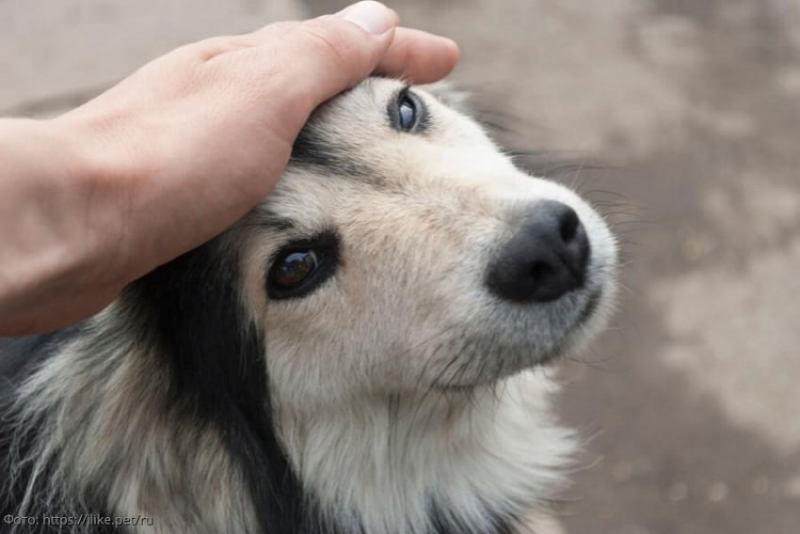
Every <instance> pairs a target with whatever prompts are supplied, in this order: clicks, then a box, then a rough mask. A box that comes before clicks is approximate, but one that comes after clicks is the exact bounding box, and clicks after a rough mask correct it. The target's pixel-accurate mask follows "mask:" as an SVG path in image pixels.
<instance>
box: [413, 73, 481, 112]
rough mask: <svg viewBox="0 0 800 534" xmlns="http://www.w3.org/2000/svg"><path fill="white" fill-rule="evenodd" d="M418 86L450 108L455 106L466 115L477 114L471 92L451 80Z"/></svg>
mask: <svg viewBox="0 0 800 534" xmlns="http://www.w3.org/2000/svg"><path fill="white" fill-rule="evenodd" d="M417 87H419V88H420V89H421V90H423V91H425V92H426V93H428V94H430V95H432V96H433V97H435V98H436V99H437V100H439V101H440V102H441V103H442V104H444V105H446V106H447V107H449V108H453V109H454V110H456V111H458V112H460V113H463V114H465V115H470V116H474V115H475V112H476V110H475V108H474V106H473V103H472V99H471V98H470V94H469V93H468V92H467V91H465V90H463V89H461V88H459V87H458V86H456V85H455V84H454V83H453V82H451V81H449V80H442V81H438V82H434V83H428V84H424V85H418V86H417Z"/></svg>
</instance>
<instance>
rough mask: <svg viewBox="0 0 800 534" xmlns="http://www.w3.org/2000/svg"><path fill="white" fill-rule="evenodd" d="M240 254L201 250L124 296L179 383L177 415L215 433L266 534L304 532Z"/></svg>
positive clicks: (300, 503) (299, 497)
mask: <svg viewBox="0 0 800 534" xmlns="http://www.w3.org/2000/svg"><path fill="white" fill-rule="evenodd" d="M239 281H240V271H239V268H238V257H237V255H236V254H235V253H231V252H229V250H227V249H226V251H225V252H224V253H223V252H222V249H220V248H217V247H215V246H214V245H213V243H212V244H206V245H203V246H201V247H199V248H197V249H195V250H192V251H190V252H188V253H187V254H184V255H183V256H181V257H179V258H177V259H175V260H173V261H171V262H169V263H167V264H165V265H163V266H161V267H159V268H158V269H156V270H155V271H153V272H152V273H150V274H149V275H147V276H145V277H144V278H142V279H141V280H139V281H137V282H135V283H134V284H133V285H132V286H131V287H130V288H128V290H127V291H126V294H125V295H124V297H123V299H124V301H125V302H126V304H128V305H131V306H132V310H133V311H134V315H135V317H136V318H137V319H138V321H139V322H140V323H141V324H140V328H139V329H137V330H138V331H141V332H147V333H148V335H152V336H153V337H152V339H150V340H149V341H150V342H151V343H154V344H155V347H156V348H157V351H156V352H157V353H158V354H160V355H161V356H162V357H163V358H164V359H165V364H166V366H167V369H169V373H170V375H171V377H172V380H171V382H172V391H171V395H172V396H173V398H172V401H173V402H172V405H174V406H180V407H182V408H183V409H185V414H186V417H199V418H201V419H202V421H203V422H204V423H211V424H212V425H215V426H216V428H217V429H218V431H219V434H220V436H221V437H222V439H223V440H224V443H225V445H226V447H227V449H228V450H229V451H230V453H231V456H232V457H233V458H234V460H235V461H236V462H237V463H238V464H239V468H240V469H241V473H242V475H243V476H244V477H245V480H246V481H247V486H248V489H249V491H250V493H251V497H252V499H253V506H254V509H255V510H256V512H257V513H258V515H259V521H260V524H261V528H262V531H263V532H269V533H272V532H275V533H279V532H280V533H284V532H285V533H290V532H298V530H299V528H298V525H300V523H301V518H302V516H303V507H304V500H303V496H302V492H301V490H300V486H299V483H298V482H297V479H296V477H295V476H294V475H293V473H292V471H291V469H290V466H289V463H288V461H287V458H286V455H285V453H284V451H283V449H282V447H281V445H280V443H279V441H278V438H277V436H276V434H275V429H274V425H273V421H272V412H271V404H270V396H269V386H268V380H267V369H266V360H265V355H264V352H263V351H264V346H265V345H264V343H263V340H262V339H261V338H260V336H259V335H258V333H257V329H256V328H255V327H254V326H253V325H252V324H250V319H249V318H248V317H247V316H246V314H245V312H244V310H243V308H242V305H241V303H240V302H241V300H240V298H239V295H240V294H239V287H240V283H239Z"/></svg>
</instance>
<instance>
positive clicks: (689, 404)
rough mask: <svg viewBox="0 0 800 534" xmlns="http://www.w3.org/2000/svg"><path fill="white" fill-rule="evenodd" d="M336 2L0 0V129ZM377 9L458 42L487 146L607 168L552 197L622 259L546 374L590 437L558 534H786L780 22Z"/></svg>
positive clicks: (798, 67)
mask: <svg viewBox="0 0 800 534" xmlns="http://www.w3.org/2000/svg"><path fill="white" fill-rule="evenodd" d="M343 5H344V2H340V1H335V0H324V1H311V0H309V1H307V2H301V1H299V0H283V1H269V0H227V1H226V0H193V1H191V2H190V1H189V0H183V1H181V0H161V1H158V0H146V1H145V0H140V1H137V2H124V1H123V0H83V1H76V2H71V3H67V2H64V1H60V0H0V72H3V81H2V82H0V110H3V111H5V112H7V113H8V112H13V113H16V114H28V115H37V114H38V115H47V114H52V113H55V112H57V111H58V110H59V109H63V108H64V107H68V106H70V105H74V104H75V103H77V102H80V101H81V100H82V99H85V98H87V97H88V96H91V95H92V94H94V93H95V92H97V91H98V90H100V89H101V88H102V87H104V86H106V85H108V84H109V83H111V82H112V81H113V80H114V79H116V78H118V77H120V76H122V75H124V74H125V73H126V72H129V71H130V70H132V69H133V68H135V67H136V66H138V65H139V64H141V63H142V62H143V61H145V60H146V59H148V58H149V57H152V56H154V55H156V54H158V53H159V52H162V51H165V50H167V49H169V48H170V47H173V46H175V45H177V44H180V43H181V42H186V41H189V40H192V39H197V38H200V37H203V36H206V35H212V34H220V33H231V32H237V31H243V30H246V29H250V28H253V27H256V26H258V25H260V24H263V23H265V22H267V21H269V20H271V19H273V18H291V17H299V16H303V15H304V14H318V13H323V12H329V11H332V10H334V9H338V8H340V7H342V6H343ZM392 5H393V7H395V8H396V9H397V11H399V12H400V14H401V16H402V17H403V19H404V21H405V22H406V23H408V24H409V25H413V26H416V27H421V28H425V29H429V30H433V31H437V32H441V33H444V34H446V35H450V36H452V37H454V38H456V39H457V40H458V41H459V43H460V44H461V46H462V52H463V55H462V63H461V65H460V66H459V68H458V69H457V71H456V72H455V73H454V78H455V79H456V80H457V81H458V82H460V83H461V84H462V85H464V86H465V87H467V88H470V89H473V90H474V91H476V93H477V95H478V100H479V101H480V103H481V104H482V105H483V107H486V108H489V109H492V110H494V111H495V113H496V116H498V117H500V120H501V121H502V122H504V123H505V124H506V126H507V127H508V129H507V131H505V132H504V133H502V134H501V138H502V140H503V141H504V142H506V143H507V144H509V145H513V146H515V147H517V148H529V149H536V150H544V151H549V152H550V153H553V154H557V155H558V157H556V156H553V158H552V161H553V162H554V161H556V160H558V159H559V158H562V157H567V158H569V159H572V160H575V159H584V160H587V161H589V160H591V161H594V162H598V163H601V164H603V165H605V167H604V168H600V169H598V168H595V167H592V166H585V167H578V168H574V169H573V170H571V171H570V172H569V173H568V174H567V175H566V176H565V178H564V179H566V180H567V181H568V183H571V184H574V185H575V186H576V187H578V188H579V189H580V190H581V191H583V192H584V193H585V194H586V195H587V196H588V197H589V198H590V199H592V200H593V201H595V202H596V204H597V205H598V207H600V208H601V209H603V210H605V211H606V212H607V213H608V216H609V218H610V219H611V220H613V221H614V222H615V225H616V228H617V229H618V232H619V235H620V237H621V239H622V242H623V248H624V254H625V258H626V261H627V267H626V269H625V273H624V283H625V286H626V290H625V291H624V293H623V300H622V302H621V306H620V313H619V314H618V316H617V318H616V320H615V321H614V325H613V328H612V329H611V331H610V332H608V334H607V335H606V336H605V337H604V338H603V340H602V341H601V342H600V343H599V344H598V345H597V346H596V347H595V348H594V350H593V351H591V352H590V353H589V354H587V355H584V356H582V357H581V359H580V361H569V362H565V365H564V366H563V367H564V371H563V375H564V380H565V384H566V385H565V391H564V395H563V397H562V405H563V416H564V418H565V419H566V420H567V421H568V422H569V423H570V424H572V425H574V426H576V427H578V428H581V429H583V432H584V434H585V435H586V436H587V438H590V439H587V444H586V452H585V454H584V457H583V459H582V465H583V466H584V467H583V468H582V469H580V470H579V471H578V472H577V473H576V474H575V483H574V485H573V487H572V489H571V490H570V491H569V492H568V493H567V494H566V495H564V497H563V499H562V500H561V501H559V502H558V503H556V505H555V509H556V510H555V512H556V515H557V516H558V517H559V519H560V521H561V523H562V524H563V527H564V530H565V531H566V532H569V533H571V534H693V533H698V534H796V533H800V388H798V387H797V386H796V384H797V383H800V304H798V300H800V278H798V276H799V275H800V140H799V139H798V137H800V2H798V1H797V0H604V1H603V2H588V1H583V2H575V1H573V2H566V1H550V0H504V1H492V0H437V1H436V2H432V1H424V0H404V1H400V0H398V1H396V2H394V3H393V4H392ZM548 161H549V160H548ZM540 163H541V162H540ZM546 163H547V161H546ZM553 165H555V163H553Z"/></svg>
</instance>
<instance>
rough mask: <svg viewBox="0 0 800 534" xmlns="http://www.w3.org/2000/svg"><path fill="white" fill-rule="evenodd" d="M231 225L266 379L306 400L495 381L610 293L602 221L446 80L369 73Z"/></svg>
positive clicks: (566, 335)
mask: <svg viewBox="0 0 800 534" xmlns="http://www.w3.org/2000/svg"><path fill="white" fill-rule="evenodd" d="M229 235H230V236H235V241H236V242H237V243H245V244H244V248H243V249H242V250H243V252H242V256H241V262H242V263H241V265H243V288H244V290H243V300H244V302H245V306H246V309H247V310H248V313H249V314H250V316H251V319H252V320H253V322H254V323H255V324H257V325H258V327H259V328H260V329H261V330H262V331H263V332H264V333H265V335H264V336H263V339H264V340H265V344H266V354H267V362H268V363H267V365H268V371H269V375H270V377H271V382H272V383H273V385H274V387H276V388H278V390H279V393H282V394H283V395H282V396H284V398H285V396H288V397H294V398H296V399H298V401H299V400H300V399H302V402H304V403H308V402H314V400H318V401H320V402H329V401H332V400H335V399H336V398H340V397H342V396H351V395H360V394H375V393H390V394H403V393H405V392H411V391H415V390H429V389H431V388H441V389H444V390H458V389H463V388H471V387H473V386H478V385H482V384H491V383H493V382H496V381H498V380H499V379H501V378H504V377H506V376H508V375H510V374H513V373H516V372H518V371H520V370H522V369H525V368H529V367H532V366H536V365H538V364H542V363H544V362H547V361H548V360H550V359H552V358H553V357H554V356H557V355H558V354H561V353H562V352H564V351H571V350H575V349H576V347H577V346H578V345H580V344H582V343H584V342H585V341H586V340H587V339H588V338H589V336H590V335H592V334H593V333H595V332H596V331H597V329H598V327H599V326H600V324H601V323H602V321H603V318H604V316H605V315H606V311H607V309H608V307H609V301H610V299H611V298H612V295H613V293H614V283H615V282H614V274H615V265H616V252H615V244H614V239H613V237H612V235H611V233H610V231H609V229H608V227H607V226H606V224H605V223H604V222H603V220H602V219H601V217H600V216H599V215H598V214H597V213H596V212H595V211H594V210H593V209H592V208H591V207H590V206H589V205H588V204H587V203H586V202H584V201H583V200H581V199H580V198H579V197H578V196H577V195H576V194H575V193H573V192H572V191H570V190H568V189H566V188H565V187H562V186H560V185H557V184H555V183H553V182H550V181H546V180H543V179H539V178H535V177H532V176H529V175H528V174H526V173H525V172H523V171H521V170H520V169H519V168H517V167H516V166H515V165H514V163H513V161H512V160H511V158H510V157H508V156H507V155H505V154H504V153H503V151H502V150H500V149H499V148H498V146H497V145H496V144H495V143H493V142H492V140H491V139H490V138H489V137H488V136H487V134H486V133H485V132H484V131H483V129H482V128H481V127H480V126H479V125H478V124H477V123H476V121H474V120H473V119H471V118H470V117H469V116H467V115H465V114H462V113H460V112H459V111H457V110H456V109H454V107H453V106H452V98H451V97H450V94H449V93H448V91H447V90H446V89H443V88H442V87H441V86H433V87H429V88H428V89H426V88H425V87H419V88H417V87H409V86H407V85H404V84H403V83H401V82H399V81H394V80H387V79H378V78H373V79H369V80H367V81H365V82H363V83H362V84H360V85H359V86H357V87H356V88H354V89H352V90H350V91H348V92H347V93H345V94H343V95H341V96H339V97H337V98H335V99H334V100H332V101H330V102H329V103H327V104H325V105H324V106H322V107H321V108H320V109H319V110H317V112H315V113H314V115H313V116H312V118H311V120H310V121H309V123H308V124H307V126H306V127H305V129H304V130H303V132H302V133H301V135H300V137H299V138H298V140H297V142H296V145H295V148H294V152H293V155H292V159H291V163H290V165H289V167H288V169H287V170H286V172H285V174H284V176H283V177H282V179H281V181H280V183H279V184H278V186H277V187H276V188H275V190H274V192H273V193H272V194H270V195H269V196H268V197H267V198H266V199H265V200H264V202H263V203H262V204H261V205H260V206H259V207H258V208H257V209H256V210H255V211H254V212H253V213H252V214H251V215H250V216H249V217H247V219H246V220H244V221H243V222H242V223H241V224H240V225H239V227H238V228H237V229H235V230H234V231H232V232H231V233H230V234H229Z"/></svg>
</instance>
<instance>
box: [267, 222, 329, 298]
mask: <svg viewBox="0 0 800 534" xmlns="http://www.w3.org/2000/svg"><path fill="white" fill-rule="evenodd" d="M337 249H338V239H337V238H336V235H335V234H334V233H325V234H323V235H321V236H319V237H316V238H314V239H308V240H302V241H296V242H294V243H291V244H289V245H287V246H286V247H284V248H283V249H282V250H281V251H280V252H278V254H277V255H276V256H275V259H274V260H273V262H272V267H271V268H270V270H269V273H268V274H267V284H266V285H267V295H268V296H269V298H271V299H273V300H280V299H288V298H293V297H302V296H305V295H307V294H308V293H310V292H311V291H313V290H314V289H315V288H317V287H319V286H320V285H321V284H322V282H324V281H325V280H327V279H328V278H329V277H330V276H331V275H332V274H333V272H334V271H335V270H336V263H337Z"/></svg>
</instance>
